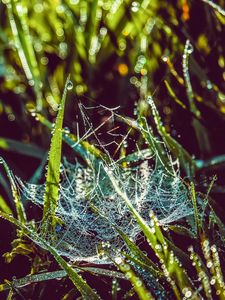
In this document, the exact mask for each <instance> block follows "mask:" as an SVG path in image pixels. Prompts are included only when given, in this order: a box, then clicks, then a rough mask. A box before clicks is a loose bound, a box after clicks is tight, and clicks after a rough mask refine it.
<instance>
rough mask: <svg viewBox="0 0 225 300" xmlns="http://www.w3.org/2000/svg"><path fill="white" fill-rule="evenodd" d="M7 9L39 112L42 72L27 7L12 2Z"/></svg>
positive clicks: (12, 0)
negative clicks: (35, 49) (34, 47)
mask: <svg viewBox="0 0 225 300" xmlns="http://www.w3.org/2000/svg"><path fill="white" fill-rule="evenodd" d="M7 9H8V15H9V21H10V25H11V29H12V33H13V37H14V40H15V44H16V47H17V51H18V55H19V58H20V61H21V64H22V67H23V70H24V72H25V75H26V77H27V79H28V83H29V84H30V85H31V86H33V87H34V91H35V93H36V97H37V110H41V108H42V93H41V90H40V86H41V80H40V72H39V69H38V64H37V60H36V57H35V53H34V49H33V44H32V40H31V37H30V34H29V28H28V25H27V15H26V14H27V13H26V7H24V6H23V4H22V3H20V4H19V3H15V1H14V0H11V1H10V2H7Z"/></svg>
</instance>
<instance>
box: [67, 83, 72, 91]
mask: <svg viewBox="0 0 225 300" xmlns="http://www.w3.org/2000/svg"><path fill="white" fill-rule="evenodd" d="M66 88H67V90H68V91H70V90H72V88H73V83H72V81H68V83H67V86H66Z"/></svg>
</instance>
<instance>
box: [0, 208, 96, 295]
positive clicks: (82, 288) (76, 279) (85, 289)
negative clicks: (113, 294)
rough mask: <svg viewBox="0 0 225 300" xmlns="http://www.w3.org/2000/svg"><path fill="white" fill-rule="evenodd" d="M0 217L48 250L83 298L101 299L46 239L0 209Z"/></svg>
mask: <svg viewBox="0 0 225 300" xmlns="http://www.w3.org/2000/svg"><path fill="white" fill-rule="evenodd" d="M0 217H2V218H3V219H5V220H7V221H9V222H10V223H12V224H14V225H15V226H17V227H18V228H20V229H21V230H22V231H23V233H24V234H25V235H26V236H27V237H28V238H30V239H31V240H32V241H33V242H34V243H36V244H38V245H39V246H40V245H41V247H43V248H44V249H46V250H48V251H49V252H50V253H51V254H52V255H53V256H54V258H55V260H56V261H57V263H58V264H59V265H60V266H61V267H62V268H63V269H64V270H65V271H66V273H67V275H68V276H69V278H70V280H71V281H72V282H73V284H74V285H75V286H76V288H77V289H78V290H79V292H80V293H81V295H82V296H83V298H84V299H90V300H99V299H101V298H100V297H99V296H98V295H97V293H96V292H95V291H93V289H92V288H91V287H90V286H89V285H88V284H87V283H86V282H85V281H84V279H83V278H82V277H81V276H80V275H79V274H78V273H77V272H76V271H75V270H74V269H73V268H72V267H71V266H70V265H69V264H68V263H67V262H66V261H65V260H64V259H63V258H62V257H61V256H60V255H59V254H58V253H57V251H56V249H54V248H53V247H52V246H51V245H50V244H49V243H48V242H47V241H46V240H44V239H43V238H41V237H40V236H39V235H38V234H37V233H36V232H35V231H34V230H33V229H31V228H29V227H27V226H26V225H25V224H23V223H21V222H20V221H19V220H17V219H15V218H14V217H13V216H11V215H8V214H5V213H3V212H1V211H0Z"/></svg>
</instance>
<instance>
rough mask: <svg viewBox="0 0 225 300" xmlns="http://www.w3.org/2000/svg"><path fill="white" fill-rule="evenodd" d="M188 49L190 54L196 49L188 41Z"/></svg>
mask: <svg viewBox="0 0 225 300" xmlns="http://www.w3.org/2000/svg"><path fill="white" fill-rule="evenodd" d="M186 51H187V53H188V54H191V53H192V52H193V51H194V48H193V46H192V44H191V43H190V42H189V41H188V43H187V48H186Z"/></svg>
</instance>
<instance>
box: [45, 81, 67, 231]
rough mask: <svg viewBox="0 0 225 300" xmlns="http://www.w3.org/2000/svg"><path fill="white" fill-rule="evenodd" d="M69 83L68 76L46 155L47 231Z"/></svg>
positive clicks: (54, 196) (55, 189)
mask: <svg viewBox="0 0 225 300" xmlns="http://www.w3.org/2000/svg"><path fill="white" fill-rule="evenodd" d="M69 83H70V78H69V77H68V78H67V80H66V84H65V88H64V91H63V96H62V100H61V103H60V108H59V110H58V115H57V118H56V122H55V127H54V129H53V136H52V139H51V146H50V151H49V157H48V166H47V175H46V183H45V194H44V206H43V218H42V230H43V231H47V230H48V229H49V228H51V229H54V227H55V224H54V222H55V221H54V220H55V218H54V216H55V211H56V208H57V202H58V197H59V182H60V164H61V154H62V125H63V117H64V109H65V101H66V95H67V87H68V84H69Z"/></svg>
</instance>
